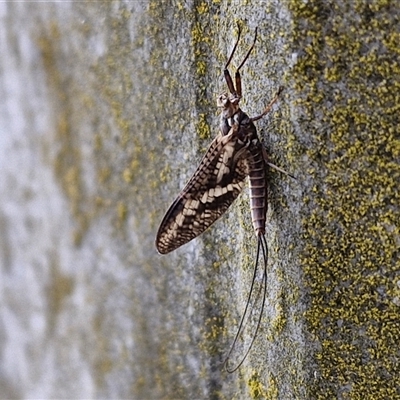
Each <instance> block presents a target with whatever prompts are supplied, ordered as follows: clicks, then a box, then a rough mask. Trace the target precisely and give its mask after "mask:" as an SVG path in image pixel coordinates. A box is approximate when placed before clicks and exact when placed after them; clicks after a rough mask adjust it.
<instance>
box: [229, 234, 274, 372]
mask: <svg viewBox="0 0 400 400" xmlns="http://www.w3.org/2000/svg"><path fill="white" fill-rule="evenodd" d="M260 250H261V253H262V257H263V260H264V271H263V278H262V286H261V287H260V289H259V291H258V293H257V296H256V299H255V302H254V303H253V305H252V307H251V310H250V313H249V315H251V311H252V310H253V308H254V304H255V303H256V302H257V299H258V297H259V295H260V292H261V290H263V298H262V304H261V309H260V313H259V316H258V321H257V325H256V328H255V330H254V333H253V336H252V338H251V342H250V345H249V346H248V348H247V350H246V352H245V354H244V356H243V357H242V359H241V360H240V362H239V363H238V364H237V365H236V366H235V367H234V368H229V366H228V361H229V359H230V357H231V354H232V352H233V350H234V349H235V347H236V343H237V341H238V340H239V337H240V335H241V334H242V330H243V327H244V325H245V324H244V323H245V320H246V318H247V311H248V309H249V305H250V301H251V297H252V293H253V289H254V282H255V280H256V277H257V270H258V264H259V258H260ZM267 263H268V246H267V241H266V240H265V236H264V234H259V235H258V245H257V256H256V261H255V264H254V273H253V279H252V282H251V287H250V292H249V295H248V297H247V302H246V307H245V309H244V312H243V315H242V318H241V320H240V323H239V328H238V330H237V333H236V336H235V339H234V340H233V342H232V345H231V347H230V349H229V352H228V355H227V356H226V358H225V361H224V365H225V370H226V371H227V372H228V373H232V372H235V371H236V370H237V369H238V368H240V366H241V365H242V364H243V362H244V360H245V359H246V357H247V355H248V354H249V352H250V350H251V348H252V347H253V343H254V341H255V339H256V336H257V332H258V329H259V327H260V324H261V318H262V315H263V311H264V306H265V299H266V295H267Z"/></svg>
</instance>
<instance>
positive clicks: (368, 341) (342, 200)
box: [288, 1, 400, 399]
mask: <svg viewBox="0 0 400 400" xmlns="http://www.w3.org/2000/svg"><path fill="white" fill-rule="evenodd" d="M288 5H289V8H290V9H291V12H292V13H293V21H294V25H293V27H292V29H293V35H294V38H293V40H294V43H295V46H296V47H297V48H299V49H303V50H304V54H302V55H301V56H300V57H299V60H298V63H297V65H296V66H295V69H294V78H297V81H296V82H295V84H294V86H295V88H296V91H297V94H298V101H297V103H298V107H299V108H300V109H301V110H302V113H303V115H304V117H303V119H304V120H305V121H306V120H309V121H312V124H307V123H305V124H302V129H303V130H304V131H305V132H310V133H311V134H312V136H313V138H312V141H313V145H312V146H310V147H309V148H308V149H307V151H306V154H307V156H308V160H309V167H308V168H307V174H308V176H309V177H310V180H313V181H314V185H313V187H312V188H311V190H310V191H309V193H308V194H307V198H306V200H307V201H306V205H307V207H308V212H307V213H306V215H305V218H304V221H303V228H304V232H303V240H304V242H305V246H304V250H303V252H302V256H301V263H302V268H303V270H304V273H305V278H306V281H307V284H308V288H309V291H310V296H311V301H310V308H309V310H308V311H307V313H306V317H307V321H308V326H309V329H310V332H311V333H312V334H313V335H314V337H315V339H316V340H317V341H318V342H319V343H320V344H321V348H320V350H318V351H317V352H316V354H315V359H316V360H317V362H318V366H319V372H318V375H317V376H318V379H317V380H316V381H315V383H314V384H313V385H312V388H311V392H312V395H313V398H316V399H331V398H337V396H341V398H349V399H350V398H352V399H355V398H363V397H365V398H374V399H389V398H393V399H394V398H399V396H400V387H399V384H398V376H400V369H399V362H398V361H399V354H398V352H397V350H396V349H397V345H396V343H398V342H399V341H400V325H399V324H398V314H399V309H398V304H396V301H394V298H395V297H393V296H395V293H397V288H398V286H396V285H397V282H398V270H399V268H400V264H399V257H398V243H399V237H400V236H399V228H398V226H399V225H398V219H399V210H398V205H399V204H400V196H399V191H398V182H399V179H400V166H399V163H398V156H399V145H400V141H399V138H398V135H396V133H395V132H397V126H398V119H397V115H398V107H399V101H398V92H399V87H400V84H399V82H400V80H399V78H400V62H399V51H398V46H396V45H394V43H395V41H396V40H398V33H393V30H394V27H395V26H397V24H398V18H399V11H398V8H397V7H396V6H394V3H393V4H390V3H389V2H383V1H376V2H373V3H371V2H368V1H357V2H354V3H347V8H346V9H345V10H344V9H343V7H344V4H340V3H329V5H328V4H325V3H321V2H308V3H301V4H300V3H297V2H289V3H288ZM396 160H397V161H396Z"/></svg>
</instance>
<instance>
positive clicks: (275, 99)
mask: <svg viewBox="0 0 400 400" xmlns="http://www.w3.org/2000/svg"><path fill="white" fill-rule="evenodd" d="M283 90H284V87H283V86H280V87H279V89H278V91H277V92H276V95H275V96H274V98H273V99H272V100H271V101H270V102H269V104H268V105H267V107H265V109H264V111H263V112H262V113H261V114H260V115H257V116H256V117H253V118H250V119H251V120H252V121H253V122H254V121H258V120H259V119H261V118H262V117H264V115H267V114H268V113H269V112H270V111H271V108H272V106H273V105H274V103H276V101H277V100H278V99H279V96H280V94H281V93H282V92H283Z"/></svg>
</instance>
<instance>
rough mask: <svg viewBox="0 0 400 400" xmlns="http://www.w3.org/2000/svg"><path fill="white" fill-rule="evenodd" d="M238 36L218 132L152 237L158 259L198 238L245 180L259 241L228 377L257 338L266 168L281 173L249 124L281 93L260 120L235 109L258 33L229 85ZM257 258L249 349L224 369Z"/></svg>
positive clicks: (221, 103) (264, 285)
mask: <svg viewBox="0 0 400 400" xmlns="http://www.w3.org/2000/svg"><path fill="white" fill-rule="evenodd" d="M240 34H241V30H240V27H239V32H238V37H237V40H236V43H235V45H234V47H233V50H232V52H231V55H230V57H229V59H228V61H227V63H226V65H225V68H224V77H225V81H226V84H227V86H228V90H229V93H223V94H221V95H220V96H219V97H218V99H217V106H218V108H220V109H221V115H220V126H219V133H218V135H217V137H216V138H215V139H214V140H213V142H212V143H211V145H210V147H209V148H208V150H207V152H206V153H205V155H204V157H203V159H202V160H201V162H200V165H199V166H198V168H197V170H196V171H195V173H194V174H193V176H192V177H191V178H190V180H189V181H188V183H187V184H186V186H185V187H184V188H183V190H182V191H181V193H180V194H179V195H178V197H177V198H176V200H175V201H174V202H173V203H172V205H171V206H170V208H169V209H168V211H167V212H166V214H165V216H164V218H163V220H162V222H161V224H160V227H159V229H158V233H157V237H156V247H157V250H158V251H159V253H161V254H167V253H169V252H171V251H173V250H175V249H177V248H178V247H180V246H182V245H184V244H186V243H188V242H189V241H191V240H192V239H194V238H195V237H197V236H199V235H200V234H201V233H202V232H204V231H205V230H206V229H207V228H208V227H209V226H210V225H211V224H213V223H214V222H215V221H216V220H217V219H218V218H219V217H220V216H221V215H222V214H223V213H224V212H225V211H226V210H227V209H228V207H229V206H230V205H231V204H232V203H233V201H234V200H235V199H236V198H237V197H238V195H239V193H240V192H241V191H242V189H243V187H244V184H245V181H246V178H247V177H249V182H250V185H249V191H250V205H251V216H252V222H253V227H254V230H255V232H256V235H257V238H258V245H257V256H256V261H255V266H254V276H253V281H252V284H251V288H250V292H249V295H248V299H247V303H246V307H245V311H244V313H243V315H242V318H241V321H240V323H239V328H238V331H237V334H236V336H235V339H234V341H233V343H232V346H231V348H230V350H229V352H228V355H227V357H226V359H225V362H224V364H225V367H226V369H227V371H228V372H234V371H236V370H237V369H238V368H239V367H240V366H241V365H242V363H243V362H244V360H245V358H246V357H247V354H248V353H249V351H250V349H251V347H252V345H253V342H254V340H255V338H256V335H257V331H258V328H259V325H260V323H261V317H262V314H263V310H264V304H265V299H266V291H267V261H268V247H267V242H266V239H265V218H266V212H267V177H266V167H267V166H271V167H273V168H276V169H278V170H279V171H281V172H283V173H286V172H285V171H283V170H281V169H280V168H278V167H276V166H275V165H273V164H271V163H270V162H269V161H268V155H267V152H266V150H265V148H264V147H263V145H262V144H261V142H260V140H259V138H258V136H257V130H256V127H255V125H254V121H257V120H259V119H261V118H262V117H264V116H265V115H266V114H267V113H268V112H269V111H270V110H271V108H272V106H273V104H274V103H275V102H276V101H277V100H278V98H279V95H280V94H281V92H282V90H283V88H282V87H280V88H279V90H278V92H277V93H276V95H275V97H274V98H273V99H272V101H271V102H270V103H269V104H268V105H267V107H266V108H265V109H264V111H263V112H262V113H261V114H260V115H258V116H256V117H252V118H250V117H249V116H248V115H247V114H246V113H245V112H243V111H242V110H241V108H240V106H239V102H240V99H241V98H242V84H241V75H240V69H241V68H242V67H243V65H244V64H245V62H246V61H247V59H248V57H249V56H250V53H251V51H252V50H253V48H254V46H255V43H256V40H257V29H256V31H255V36H254V41H253V44H252V45H251V47H250V49H249V50H248V52H247V54H246V56H245V57H244V59H243V61H242V63H241V64H240V65H239V67H238V68H237V69H236V72H235V83H234V82H233V79H232V76H231V74H230V72H229V70H228V67H229V65H230V63H231V61H232V58H233V56H234V54H235V51H236V48H237V45H238V43H239V39H240ZM260 255H262V259H263V264H264V270H263V277H262V287H261V288H260V290H262V292H263V296H262V305H261V309H260V311H259V316H258V320H257V322H256V328H255V330H254V333H253V335H252V338H251V342H250V345H249V346H248V348H247V350H246V352H245V354H244V356H243V357H242V359H241V361H240V362H239V363H238V364H237V365H236V366H235V367H234V368H229V367H228V360H229V358H230V356H231V354H232V351H233V349H234V348H235V345H236V343H237V341H238V340H239V337H240V335H241V332H242V328H243V326H244V321H245V320H246V315H247V314H248V310H249V304H250V300H251V297H252V293H253V288H254V282H255V279H256V275H257V270H258V264H259V258H260ZM259 294H260V293H258V295H259ZM258 295H257V297H258Z"/></svg>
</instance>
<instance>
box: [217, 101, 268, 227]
mask: <svg viewBox="0 0 400 400" xmlns="http://www.w3.org/2000/svg"><path fill="white" fill-rule="evenodd" d="M235 126H236V129H237V141H238V143H237V146H238V147H240V146H242V149H243V150H245V153H246V154H243V157H244V158H245V160H246V163H247V168H248V171H247V172H248V176H249V181H250V185H249V190H250V208H251V218H252V221H253V227H254V230H255V231H256V233H257V235H260V234H264V233H265V217H266V213H267V204H268V203H267V180H266V160H265V159H264V154H265V152H264V151H263V147H262V143H261V142H260V140H259V138H258V135H257V129H256V127H255V125H254V123H253V121H252V120H251V118H249V116H248V115H247V114H246V113H245V112H243V111H242V110H241V109H240V108H238V110H237V112H236V113H235V114H234V115H233V116H232V117H230V118H225V117H224V116H222V117H221V123H220V130H221V133H222V135H226V134H228V133H229V131H230V129H232V128H234V127H235ZM243 150H241V149H239V150H238V153H241V151H243Z"/></svg>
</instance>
